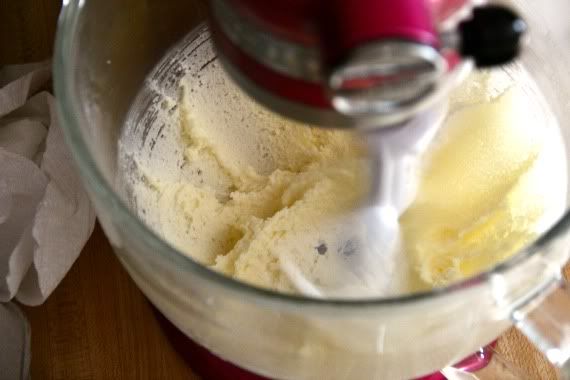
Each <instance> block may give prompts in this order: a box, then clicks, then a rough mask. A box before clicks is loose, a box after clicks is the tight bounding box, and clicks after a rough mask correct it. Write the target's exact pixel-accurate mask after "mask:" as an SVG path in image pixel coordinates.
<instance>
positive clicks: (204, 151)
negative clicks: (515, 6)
mask: <svg viewBox="0 0 570 380" xmlns="http://www.w3.org/2000/svg"><path fill="white" fill-rule="evenodd" d="M216 80H219V81H222V82H223V83H214V84H215V85H214V86H213V87H212V88H211V89H210V91H208V92H204V91H202V92H201V93H195V92H194V90H193V89H192V88H188V87H184V86H183V87H182V89H181V94H180V99H179V101H178V110H179V112H177V114H176V115H177V116H178V117H177V118H172V120H171V123H170V124H169V126H168V127H169V128H179V132H180V133H179V140H180V141H179V142H180V145H181V146H182V148H183V150H184V153H183V154H184V163H183V164H182V165H181V170H184V172H185V173H189V174H187V175H185V176H183V179H177V180H170V179H168V178H166V179H165V178H164V176H161V175H160V173H159V170H158V171H157V169H156V168H154V169H152V170H151V169H149V168H145V167H143V166H144V165H141V167H140V168H139V169H140V170H141V171H142V172H143V173H144V176H143V177H144V181H141V184H140V186H139V187H135V188H134V191H135V193H137V192H138V193H140V194H139V195H140V197H139V198H141V199H143V198H144V197H143V196H142V195H143V193H145V192H147V193H152V197H153V199H154V200H155V201H156V204H157V207H156V210H153V214H154V215H156V221H155V222H154V223H153V224H154V225H155V227H156V228H158V229H159V232H160V233H161V234H162V235H163V236H164V238H165V239H166V240H167V241H169V242H170V243H171V244H173V245H174V246H176V247H177V248H178V249H180V250H182V251H183V252H185V253H187V254H188V255H190V256H192V257H193V258H195V259H196V260H198V261H199V262H201V263H203V264H204V265H207V266H209V267H211V268H213V269H215V270H217V271H220V272H222V273H225V274H227V275H229V276H232V277H234V278H236V279H239V280H242V281H245V282H248V283H250V284H254V285H257V286H261V287H266V288H270V289H274V290H279V291H285V292H303V293H308V295H315V294H313V292H312V291H311V289H312V287H313V286H315V287H318V288H320V289H340V288H342V289H343V292H333V293H334V294H336V295H338V294H340V295H343V294H350V296H355V292H356V293H358V292H360V291H362V296H378V295H385V294H387V293H392V294H393V293H398V292H408V291H410V290H414V289H421V288H426V287H428V288H429V287H433V286H440V285H444V284H447V283H449V282H452V281H455V280H458V279H460V278H464V277H466V276H469V275H472V274H474V273H477V272H480V271H482V270H484V269H486V268H488V267H490V266H492V265H493V264H494V263H496V262H498V261H500V260H503V259H504V258H506V257H508V256H509V255H511V254H513V253H514V252H515V251H517V250H518V249H520V248H521V247H523V246H524V245H525V244H527V243H529V242H530V241H531V240H532V239H534V238H535V237H536V236H537V234H539V233H540V232H542V231H544V230H545V228H547V227H548V226H549V225H550V224H551V223H553V221H554V220H555V219H556V218H557V217H558V216H559V215H560V214H561V212H562V211H563V210H564V205H565V195H566V176H565V173H566V168H565V154H564V148H563V146H562V143H561V141H560V137H559V136H558V131H557V129H556V126H555V125H549V124H548V122H546V121H545V120H546V119H545V116H544V112H545V111H544V110H543V109H541V107H540V106H539V105H537V104H536V103H535V102H534V101H533V99H532V96H531V95H529V94H528V93H525V92H524V91H525V90H523V88H522V86H518V85H516V83H515V82H514V81H513V80H512V79H511V78H510V77H509V76H508V75H506V74H504V73H496V74H489V73H483V74H477V75H474V76H472V77H471V78H470V79H469V80H468V82H467V83H466V84H465V85H463V86H462V87H461V88H460V89H459V90H457V91H456V92H455V94H453V97H452V99H451V113H450V114H449V115H448V117H447V119H446V121H445V125H444V126H443V127H442V128H441V131H440V133H439V134H438V136H437V137H436V140H435V141H434V142H433V143H432V145H431V148H430V151H429V152H428V153H427V154H426V156H425V162H424V164H423V165H422V171H421V173H418V176H419V177H420V181H419V182H420V185H419V190H418V193H417V197H416V198H415V200H414V202H413V203H412V205H411V206H410V207H409V208H408V210H407V211H406V212H405V213H404V214H403V216H402V217H401V218H400V227H401V231H402V234H401V244H400V247H399V251H398V252H397V255H393V254H390V255H389V254H387V253H386V252H383V253H382V252H381V253H380V254H379V255H378V257H376V256H374V257H372V260H361V261H360V263H358V260H357V259H355V258H358V255H359V253H360V256H363V254H362V252H364V251H365V250H363V247H362V244H366V243H365V242H366V241H367V240H366V237H364V238H362V236H360V235H358V234H359V233H360V232H361V231H362V230H363V229H362V228H360V226H359V225H358V220H357V219H351V220H345V221H344V224H343V223H339V222H338V221H339V220H340V221H342V220H343V219H341V218H340V219H339V217H341V216H342V215H345V214H346V213H347V212H349V211H350V210H351V209H353V208H354V207H355V206H357V205H358V204H360V203H361V201H362V200H363V199H364V198H365V197H366V195H367V194H368V190H369V188H370V183H369V181H370V176H369V173H370V171H369V170H370V161H369V160H368V157H367V153H366V149H365V148H364V144H363V141H362V140H361V139H360V138H358V137H356V136H355V135H354V134H349V133H347V132H341V131H330V130H323V129H314V128H307V127H306V126H302V125H299V124H295V123H292V122H290V121H287V120H285V119H282V118H280V117H277V116H275V115H273V114H270V113H269V112H267V111H265V110H263V109H261V108H260V107H258V106H257V105H255V104H254V103H253V102H252V101H251V100H249V99H247V98H244V97H243V95H241V94H240V93H239V92H238V90H237V89H235V88H233V86H232V85H231V84H228V83H226V82H225V81H227V79H223V78H221V79H216ZM218 88H225V90H224V92H223V93H216V91H217V90H216V89H218ZM228 88H230V89H231V91H229V92H227V89H228ZM167 177H168V176H167ZM149 188H150V189H152V191H151V192H148V191H147V190H148V189H149ZM145 189H146V190H145ZM145 196H147V195H145ZM363 242H364V243H363ZM367 254H370V253H369V252H368V253H367ZM377 258H379V259H380V260H376V259H377ZM402 258H405V260H404V259H402ZM368 259H370V257H369V258H368ZM394 266H395V267H396V268H397V269H396V270H394V269H393V268H392V267H394ZM404 266H405V268H404ZM388 277H390V278H388ZM391 277H405V278H398V279H395V278H391ZM363 279H365V280H366V281H364V280H363ZM292 280H294V281H292ZM363 281H364V282H366V283H365V284H364V285H365V286H364V288H366V289H365V290H366V291H364V290H362V289H364V288H362V287H358V286H356V285H358V284H359V283H362V282H363ZM303 282H306V285H307V286H306V287H301V288H302V289H304V290H302V289H300V287H299V283H303ZM295 284H297V285H295ZM347 284H348V285H347ZM352 284H355V287H354V288H353V289H352V290H351V289H350V287H351V285H352ZM370 284H373V285H372V286H371V287H370V286H369V285H370ZM394 287H397V289H395V288H394ZM388 288H390V291H388V290H386V289H388ZM307 289H308V290H307ZM347 289H348V290H347ZM346 292H348V293H346Z"/></svg>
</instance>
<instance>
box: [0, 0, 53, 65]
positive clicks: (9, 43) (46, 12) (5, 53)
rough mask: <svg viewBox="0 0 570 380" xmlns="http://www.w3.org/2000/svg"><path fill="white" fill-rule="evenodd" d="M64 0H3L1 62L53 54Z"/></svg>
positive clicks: (0, 25) (31, 59)
mask: <svg viewBox="0 0 570 380" xmlns="http://www.w3.org/2000/svg"><path fill="white" fill-rule="evenodd" d="M60 7H61V0H0V65H1V64H8V63H25V62H34V61H42V60H44V59H46V58H49V57H50V56H51V52H52V49H53V43H54V35H55V29H56V21H57V16H58V13H59V8H60Z"/></svg>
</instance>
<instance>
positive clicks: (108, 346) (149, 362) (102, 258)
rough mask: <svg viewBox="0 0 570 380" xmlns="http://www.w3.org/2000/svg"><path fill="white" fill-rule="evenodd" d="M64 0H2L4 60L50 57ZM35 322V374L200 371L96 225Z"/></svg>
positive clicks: (530, 360)
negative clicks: (168, 334)
mask: <svg viewBox="0 0 570 380" xmlns="http://www.w3.org/2000/svg"><path fill="white" fill-rule="evenodd" d="M60 5H61V0H0V64H5V63H22V62H30V61H38V60H42V59H45V58H47V57H49V55H50V54H51V49H52V45H53V34H54V31H55V21H56V18H57V14H58V10H59V7H60ZM25 311H26V314H27V316H28V319H29V321H30V324H31V326H32V364H31V365H32V377H33V378H34V379H45V380H50V379H197V377H196V376H195V375H193V374H192V372H191V371H190V370H189V369H188V368H187V367H186V366H185V364H184V363H183V362H182V360H181V359H180V358H179V357H178V356H177V354H176V353H175V352H174V351H173V349H172V348H171V347H170V345H169V344H168V342H167V341H166V339H165V337H164V336H163V334H162V332H161V330H160V328H159V326H158V324H157V322H156V321H155V319H154V317H153V314H152V311H151V309H150V306H149V304H148V303H147V302H146V300H145V298H144V296H143V295H142V294H141V292H140V291H139V290H138V289H137V288H136V287H135V285H134V284H133V282H132V281H131V280H130V278H129V277H128V275H127V274H126V272H125V271H124V270H123V269H122V267H121V266H120V264H119V262H118V260H117V259H116V258H115V256H114V255H113V253H112V249H111V247H110V245H109V243H108V241H107V239H106V238H105V236H104V234H103V233H102V231H101V229H100V228H99V227H97V228H96V229H95V232H94V233H93V235H92V236H91V238H90V240H89V242H88V243H87V245H86V246H85V248H84V250H83V252H82V254H81V256H80V257H79V259H78V260H77V262H76V263H75V264H74V266H73V268H72V269H71V271H70V272H69V274H68V275H67V277H66V278H65V279H64V280H63V282H62V283H61V284H60V285H59V287H58V288H57V289H56V290H55V292H54V293H53V294H52V295H51V296H50V298H49V299H48V300H47V301H46V302H45V303H44V304H43V305H41V306H39V307H34V308H28V307H26V308H25ZM498 351H499V352H500V353H501V354H502V356H503V357H504V358H505V360H507V361H508V362H511V363H512V364H513V366H514V367H518V368H519V369H520V370H521V373H526V374H528V378H529V379H532V380H534V379H536V380H539V379H555V378H556V375H555V373H554V371H553V369H552V367H551V366H550V365H549V364H548V363H547V362H546V361H545V359H544V357H543V356H542V355H541V354H540V353H538V352H537V351H536V350H535V349H534V348H533V347H532V346H531V345H530V343H529V342H528V341H527V340H526V339H525V338H524V337H522V336H521V335H520V334H519V333H518V332H516V331H515V330H510V331H508V332H507V333H506V334H505V335H504V336H502V337H501V338H500V340H499V345H498Z"/></svg>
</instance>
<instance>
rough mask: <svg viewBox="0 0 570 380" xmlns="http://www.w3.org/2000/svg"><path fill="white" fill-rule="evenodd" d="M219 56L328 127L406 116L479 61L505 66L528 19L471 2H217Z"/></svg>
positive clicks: (274, 99)
mask: <svg viewBox="0 0 570 380" xmlns="http://www.w3.org/2000/svg"><path fill="white" fill-rule="evenodd" d="M210 3H211V13H212V17H211V22H212V29H213V31H214V40H215V43H216V46H217V50H218V53H219V56H220V58H221V61H222V62H223V63H224V67H225V68H226V70H227V71H228V72H229V74H230V75H231V76H232V77H233V78H234V80H236V82H237V83H238V84H239V85H240V86H241V87H242V88H243V89H244V90H245V91H246V92H247V93H249V95H251V96H252V97H253V98H254V99H256V100H257V101H258V102H260V103H261V104H263V105H265V106H267V107H268V108H270V109H272V110H274V111H276V112H278V113H281V114H283V115H285V116H288V117H291V118H294V119H297V120H299V121H302V122H307V123H311V124H316V125H320V126H324V127H349V128H359V129H364V130H372V129H379V128H385V127H390V126H394V125H397V124H401V123H403V122H405V121H407V120H409V119H411V118H413V117H414V116H415V115H416V114H418V113H419V112H421V111H423V110H426V109H427V108H429V107H431V106H432V105H433V104H434V103H435V102H437V101H438V100H439V99H441V98H442V97H444V96H445V95H446V94H447V93H448V92H449V90H450V89H451V88H453V87H454V86H455V84H457V82H458V81H459V80H460V79H461V78H462V77H463V76H464V74H465V73H466V72H467V71H468V69H469V68H470V67H471V66H472V65H473V64H474V65H475V66H477V67H488V66H493V65H499V64H504V63H507V62H509V61H511V60H512V59H514V58H515V57H516V56H517V55H518V52H519V45H520V40H521V36H522V35H523V33H524V31H525V29H526V25H525V23H524V21H523V20H522V19H520V18H519V17H518V16H517V15H516V14H515V13H513V12H512V11H511V10H509V9H507V8H504V7H501V6H481V7H475V8H474V2H473V1H468V0H397V1H396V0H335V1H331V2H329V1H321V0H289V1H280V2H271V1H265V0H211V1H210Z"/></svg>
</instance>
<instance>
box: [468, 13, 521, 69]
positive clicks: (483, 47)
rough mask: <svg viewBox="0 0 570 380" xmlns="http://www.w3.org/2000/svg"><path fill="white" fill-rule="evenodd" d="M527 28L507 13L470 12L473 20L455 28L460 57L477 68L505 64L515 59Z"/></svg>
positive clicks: (518, 18)
mask: <svg viewBox="0 0 570 380" xmlns="http://www.w3.org/2000/svg"><path fill="white" fill-rule="evenodd" d="M526 29H527V26H526V23H525V22H524V20H523V19H522V18H520V17H519V16H518V15H517V14H516V13H515V12H513V11H512V10H511V9H509V8H506V7H503V6H499V5H490V6H484V7H478V8H475V9H474V10H473V17H472V18H471V19H469V20H466V21H463V22H462V23H461V24H460V25H459V34H460V36H461V48H460V53H461V55H462V56H464V57H471V58H472V59H473V60H474V61H475V64H476V65H477V67H490V66H495V65H501V64H504V63H508V62H510V61H512V60H513V59H515V58H516V57H517V56H518V55H519V51H520V42H521V37H522V35H523V34H524V32H525V31H526Z"/></svg>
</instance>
